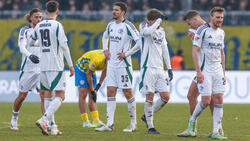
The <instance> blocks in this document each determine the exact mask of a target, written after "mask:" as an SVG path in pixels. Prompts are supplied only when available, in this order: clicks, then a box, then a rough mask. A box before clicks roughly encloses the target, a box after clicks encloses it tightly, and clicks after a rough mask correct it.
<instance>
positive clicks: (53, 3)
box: [46, 0, 59, 15]
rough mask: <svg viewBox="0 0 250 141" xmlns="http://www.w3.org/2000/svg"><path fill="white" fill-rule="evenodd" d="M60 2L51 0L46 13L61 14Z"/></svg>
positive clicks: (47, 4)
mask: <svg viewBox="0 0 250 141" xmlns="http://www.w3.org/2000/svg"><path fill="white" fill-rule="evenodd" d="M58 8H59V3H58V2H57V1H54V0H51V1H49V2H47V3H46V14H47V15H48V14H52V15H54V14H56V15H58V14H59V10H58Z"/></svg>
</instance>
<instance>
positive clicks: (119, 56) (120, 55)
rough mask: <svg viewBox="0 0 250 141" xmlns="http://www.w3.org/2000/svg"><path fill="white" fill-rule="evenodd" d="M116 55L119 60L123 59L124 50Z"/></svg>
mask: <svg viewBox="0 0 250 141" xmlns="http://www.w3.org/2000/svg"><path fill="white" fill-rule="evenodd" d="M117 55H118V59H119V60H123V59H124V58H125V57H126V56H125V53H124V52H120V53H118V54H117Z"/></svg>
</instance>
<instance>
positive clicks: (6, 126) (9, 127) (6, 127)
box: [0, 126, 10, 129]
mask: <svg viewBox="0 0 250 141" xmlns="http://www.w3.org/2000/svg"><path fill="white" fill-rule="evenodd" d="M4 128H10V127H9V126H2V127H0V129H4Z"/></svg>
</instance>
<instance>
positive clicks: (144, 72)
mask: <svg viewBox="0 0 250 141" xmlns="http://www.w3.org/2000/svg"><path fill="white" fill-rule="evenodd" d="M143 69H144V70H143V73H142V80H141V82H140V84H139V90H141V88H142V87H143V80H144V77H145V74H146V70H147V67H144V68H143Z"/></svg>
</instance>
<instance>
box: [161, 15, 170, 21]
mask: <svg viewBox="0 0 250 141" xmlns="http://www.w3.org/2000/svg"><path fill="white" fill-rule="evenodd" d="M160 18H161V19H162V20H168V16H165V15H161V17H160Z"/></svg>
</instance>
